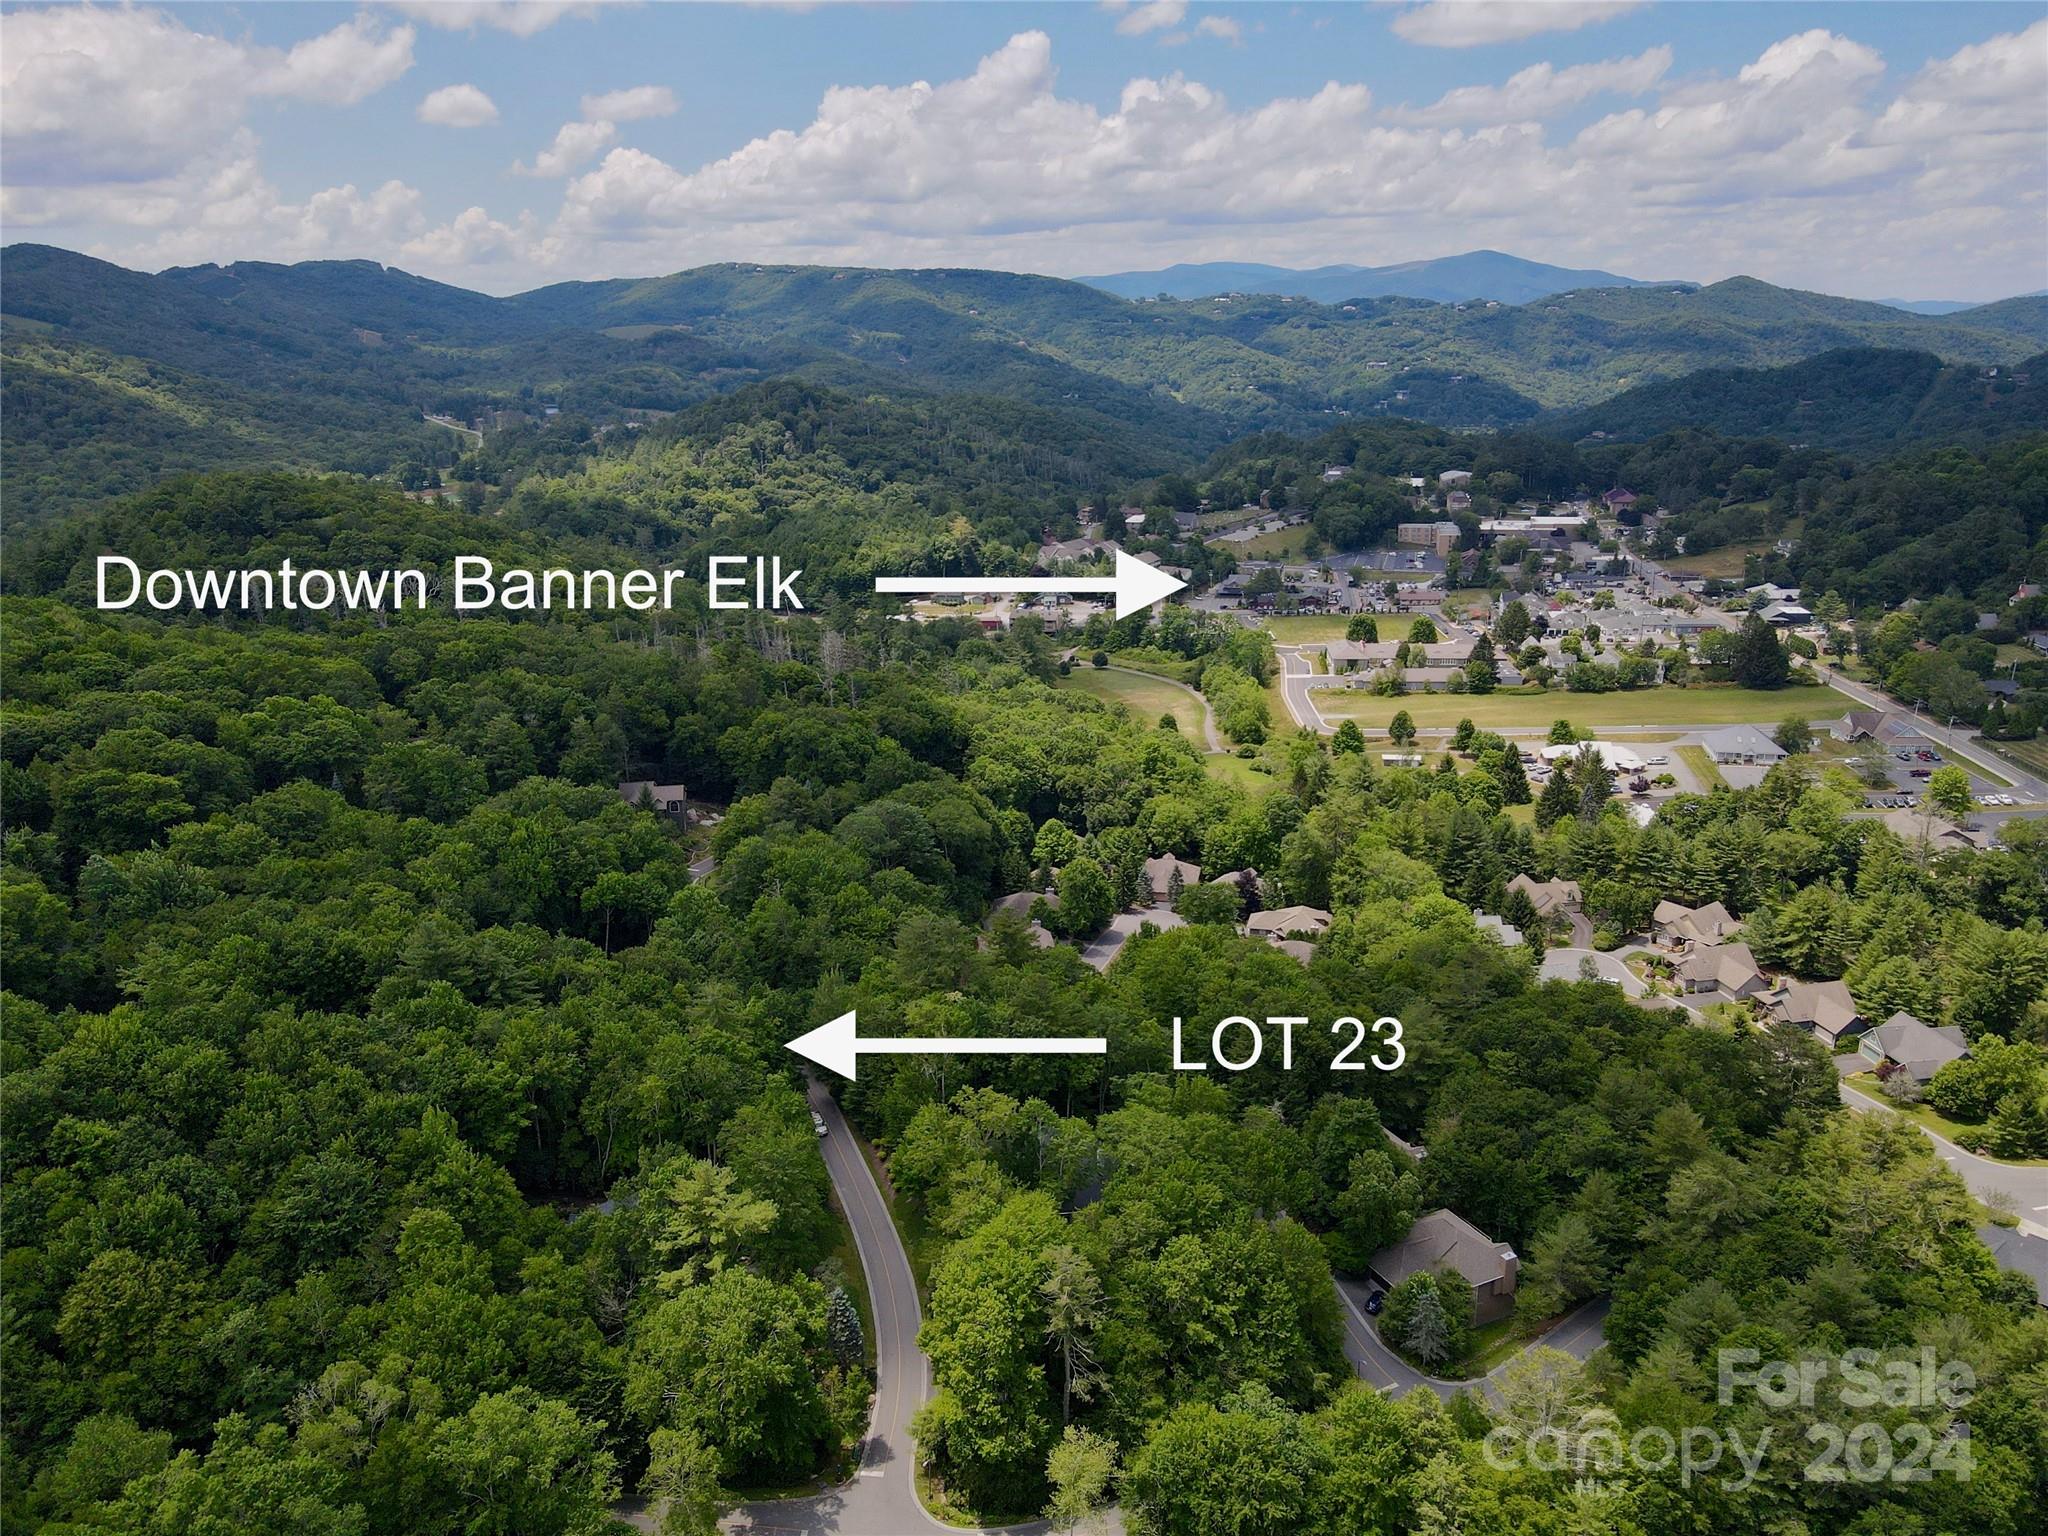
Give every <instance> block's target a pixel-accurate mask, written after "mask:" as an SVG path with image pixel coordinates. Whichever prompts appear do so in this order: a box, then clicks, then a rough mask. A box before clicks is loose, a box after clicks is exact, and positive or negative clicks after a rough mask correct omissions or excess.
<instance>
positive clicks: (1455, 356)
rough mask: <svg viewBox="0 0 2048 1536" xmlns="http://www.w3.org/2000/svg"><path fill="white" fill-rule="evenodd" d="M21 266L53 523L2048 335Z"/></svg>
mask: <svg viewBox="0 0 2048 1536" xmlns="http://www.w3.org/2000/svg"><path fill="white" fill-rule="evenodd" d="M5 265H6V300H5V304H6V314H5V320H4V327H0V329H4V357H5V360H6V364H7V366H6V380H5V386H6V398H5V401H4V407H5V408H4V419H0V434H4V435H0V446H4V448H5V451H6V454H7V458H8V479H9V486H8V489H9V492H10V499H11V501H12V502H13V506H14V514H15V516H16V518H17V519H18V520H25V521H34V520H35V519H37V518H38V517H40V516H42V515H44V514H46V513H48V512H50V511H53V510H58V509H61V508H64V507H70V506H78V505H83V504H86V503H88V502H89V501H91V500H92V499H93V498H94V497H96V496H99V495H101V494H104V493H107V492H119V491H125V490H133V489H139V488H140V487H142V486H144V485H146V484H148V483H149V482H150V481H151V480H152V479H154V478H156V477H158V476H160V475H162V474H164V473H167V472H170V471H174V470H177V469H181V468H206V467H221V466H231V467H260V466H283V467H299V468H323V469H324V468H339V469H346V470H351V471H356V472H373V473H374V472H385V471H389V470H392V469H394V468H396V467H398V466H400V465H403V464H406V463H409V462H418V463H425V464H429V465H432V464H436V463H441V464H446V463H447V462H449V461H451V460H452V458H453V456H454V454H455V451H456V449H457V447H458V446H459V445H458V444H457V442H456V440H455V438H454V437H453V435H452V434H449V433H447V432H445V431H444V430H442V429H439V428H432V427H427V426H425V425H424V424H423V423H422V422H421V420H420V413H421V412H422V411H423V410H424V411H433V412H436V413H448V414H452V415H454V416H455V417H457V418H459V419H463V420H467V419H468V418H470V417H471V416H473V415H475V414H476V413H478V412H479V411H482V410H485V409H488V408H492V407H500V408H504V407H510V408H514V409H517V410H521V411H524V412H526V413H528V414H536V415H537V414H538V413H539V412H541V411H542V410H543V409H544V407H547V406H553V407H556V408H558V409H559V411H560V413H561V418H562V419H563V420H564V422H565V423H571V424H573V423H583V424H586V425H588V426H604V425H616V424H618V423H620V422H622V421H624V420H625V419H627V418H629V417H636V416H637V417H640V418H643V419H644V418H647V417H648V416H649V415H650V413H660V412H666V411H673V410H677V409H680V408H683V407H686V406H688V405H690V404H693V403H695V402H697V401H701V400H703V399H706V398H708V397H710V396H712V395H715V394H719V393H722V392H725V391H728V390H730V389H733V388H736V387H740V386H744V385H746V384H748V383H754V382H760V381H762V380H765V379H768V378H771V377H786V376H797V377H800V378H803V379H806V380H808V381H811V382H813V383H822V384H829V385H834V386H838V387H842V388H845V389H848V390H852V391H855V392H858V393H862V394H871V393H882V394H888V395H891V396H894V397H898V398H902V399H906V400H907V399H910V398H913V397H930V396H938V395H952V394H965V395H970V396H974V397H977V398H980V399H984V400H988V401H1003V402H1017V403H1020V404H1022V405H1025V406H1028V407H1030V408H1031V410H1032V411H1033V412H1035V413H1037V419H1038V421H1039V422H1040V423H1041V424H1042V429H1043V430H1044V431H1046V432H1052V433H1058V432H1065V433H1067V434H1069V435H1071V436H1074V437H1075V438H1077V439H1079V440H1082V441H1084V442H1085V441H1090V440H1092V441H1096V442H1100V443H1103V444H1109V445H1113V446H1114V450H1115V452H1114V457H1115V458H1116V460H1117V461H1118V463H1119V464H1121V465H1122V467H1123V468H1124V469H1125V471H1126V472H1129V473H1137V474H1146V473H1160V472H1163V471H1165V470H1166V469H1169V468H1172V467H1176V465H1177V464H1180V463H1185V462H1186V461H1188V460H1190V459H1193V458H1198V457H1199V456H1200V455H1201V454H1203V453H1206V452H1208V451H1210V450H1212V449H1214V448H1216V447H1218V446H1220V445H1221V444H1223V443H1224V442H1226V441H1228V440H1229V439H1230V438H1232V437H1234V436H1237V435H1240V434H1242V433H1244V432H1248V431H1253V430H1260V429H1266V428H1274V427H1278V428H1284V429H1289V430H1297V431H1298V430H1304V429H1307V428H1310V427H1313V426H1317V425H1320V424H1322V423H1324V422H1326V421H1328V420H1329V419H1330V417H1331V416H1332V415H1333V414H1336V413H1348V414H1354V415H1362V414H1375V415H1391V416H1404V417H1412V418H1419V419H1425V420H1430V421H1434V422H1437V423H1440V424H1443V425H1447V426H1458V427H1497V426H1501V425H1506V424H1512V423H1515V422H1519V421H1525V420H1528V419H1530V418H1532V417H1534V416H1536V415H1537V414H1538V413H1539V412H1540V411H1542V410H1543V409H1545V408H1564V407H1574V406H1581V405H1585V404H1588V403H1590V402H1592V401H1595V400H1598V399H1600V398H1602V397H1603V396H1606V395H1609V394H1612V393H1613V392H1615V391H1617V390H1620V389H1623V388H1626V387H1628V386H1631V385H1635V384H1640V383H1643V382H1644V381H1646V380H1655V379H1666V378H1673V377H1676V376H1678V375H1681V374H1685V373H1688V372H1691V371H1693V370H1696V369H1700V368H1705V367H1712V366H1717V365H1718V366H1729V365H1736V366H1758V365H1775V364H1784V363H1790V362H1794V361H1798V360H1801V359H1804V358H1807V357H1810V356H1812V355H1814V354H1816V353H1820V352H1823V351H1826V350H1828V349H1830V348H1836V347H1843V346H1864V347H1869V346H1886V347H1912V348H1917V349H1921V350H1926V351H1931V352H1933V353H1935V354H1937V355H1939V356H1940V357H1942V358H1944V359H1947V360H1949V361H1953V362H1970V363H1981V364H1986V365H1992V364H1997V365H2010V364H2012V363H2014V362H2017V361H2019V360H2020V359H2022V358H2025V357H2027V356H2030V355H2032V354H2033V353H2035V352H2038V351H2039V349H2040V345H2041V342H2042V341H2043V339H2048V338H2044V327H2048V300H2041V299H2035V300H2012V301H2007V302H2006V303H2004V304H2000V305H1989V306H1984V307H1982V308H1980V309H1978V310H1974V311H1970V312H1968V313H1966V314H1964V315H1960V316H1955V317H1947V318H1932V317H1924V316H1915V315H1907V314H1904V313H1902V312H1900V311H1898V310H1895V309H1888V308H1886V307H1884V306H1882V305H1875V304H1861V303H1855V302H1852V301H1848V300H1839V299H1829V298H1825V297H1822V296H1819V295H1814V294H1804V293H1797V292H1792V291H1789V290H1784V289H1778V288H1772V287H1770V286H1769V285H1767V284H1763V283H1758V282H1755V281H1753V280H1750V279H1735V280H1732V281H1729V282H1725V283H1717V284H1714V285H1712V286H1711V287H1707V288H1702V289H1697V290H1685V289H1666V288H1637V289H1584V290H1581V291H1578V292H1575V293H1572V294H1569V295H1558V296H1553V297H1550V298H1546V299H1543V300H1541V301H1539V302H1537V303H1532V304H1527V305H1523V306H1520V307H1517V306H1514V305H1503V304H1465V305H1460V304H1435V303H1429V302H1426V301H1423V300H1419V299H1407V298H1384V299H1369V300H1364V301H1361V302H1360V303H1358V304H1355V305H1350V304H1347V305H1342V306H1338V307H1330V306H1325V305H1320V304H1313V303H1308V302H1297V301H1292V300H1288V299H1283V298H1275V297H1270V296H1268V297H1250V298H1238V299H1232V300H1229V301H1228V302H1222V303H1218V302H1215V301H1212V300H1207V299H1205V300H1201V301H1197V302H1169V303H1132V302H1129V301H1126V300H1123V299H1119V298H1116V297H1114V296H1112V295H1109V294H1106V293H1103V292H1101V291H1099V290H1096V289H1093V288H1089V287H1087V286H1085V285H1083V284H1078V283H1070V282H1062V281H1058V280H1055V279H1050V278H1037V277H1022V276H1017V275H1014V274H1008V273H997V272H976V271H958V270H931V271H901V272H892V271H877V270H866V269H851V268H817V267H755V266H745V265H725V266H718V267H706V268H699V269H696V270H694V271H690V272H683V273H677V274H674V275H673V276H669V277H662V278H652V279H646V280H641V281H631V280H618V281H612V282H598V283H568V284H558V285H555V286H553V287H548V288H543V289H538V290H535V291H534V292H531V293H527V294H521V295H518V296H515V297H513V298H509V299H493V298H488V297H485V296H482V295H478V294H473V293H468V292H465V291H463V290H460V289H455V288H450V287H448V286H446V285H443V284H437V283H431V282H426V281H424V280H422V279H418V278H414V277H411V276H408V275H406V274H404V273H402V272H398V271H395V270H391V269H385V268H379V267H377V266H375V265H374V264H371V263H364V262H319V263H309V264H305V265H302V266H297V267H279V266H272V265H267V264H263V263H238V264H236V265H234V266H230V267H197V268H180V269H173V270H171V271H168V272H164V273H161V274H158V275H156V276H146V275H143V274H138V273H133V272H127V271H123V270H121V269H119V268H116V267H112V266H109V265H108V264H106V263H104V262H97V261H93V260H91V259H90V258H86V257H82V256H76V255H73V254H71V253H69V252H64V251H58V250H54V249H52V248H49V247H40V246H31V245H17V246H12V247H9V248H8V250H7V251H6V253H5Z"/></svg>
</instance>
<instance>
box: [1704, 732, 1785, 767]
mask: <svg viewBox="0 0 2048 1536" xmlns="http://www.w3.org/2000/svg"><path fill="white" fill-rule="evenodd" d="M1700 745H1701V746H1703V747H1705V748H1706V749H1707V756H1709V757H1711V758H1712V759H1713V760H1714V761H1715V762H1717V763H1745V764H1751V763H1753V764H1760V765H1762V766H1765V767H1768V766H1769V765H1770V764H1772V763H1780V762H1783V761H1784V760H1785V749H1784V748H1783V747H1781V746H1779V745H1778V744H1777V743H1776V742H1775V741H1773V740H1771V738H1770V737H1769V736H1767V735H1765V734H1764V733H1763V732H1762V731H1760V730H1758V729H1757V728H1756V727H1755V726H1753V725H1724V726H1721V727H1719V728H1718V729H1716V730H1711V731H1702V732H1700Z"/></svg>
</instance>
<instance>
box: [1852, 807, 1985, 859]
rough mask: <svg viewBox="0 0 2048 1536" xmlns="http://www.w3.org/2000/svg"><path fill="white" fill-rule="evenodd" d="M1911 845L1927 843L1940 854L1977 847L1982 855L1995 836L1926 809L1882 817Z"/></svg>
mask: <svg viewBox="0 0 2048 1536" xmlns="http://www.w3.org/2000/svg"><path fill="white" fill-rule="evenodd" d="M1878 819H1879V820H1880V821H1882V822H1883V823H1884V824H1885V825H1886V826H1887V827H1889V828H1891V829H1892V831H1894V832H1896V833H1897V834H1898V835H1899V837H1900V838H1901V839H1902V840H1903V841H1905V842H1907V843H1910V844H1914V845H1918V844H1920V843H1925V844H1927V846H1928V847H1929V848H1930V849H1931V850H1933V851H1934V852H1936V853H1943V852H1946V851H1948V850H1949V849H1951V848H1973V849H1976V850H1977V851H1978V852H1982V851H1983V850H1984V849H1986V848H1989V847H1990V846H1991V842H1992V838H1991V834H1990V833H1989V832H1987V831H1985V830H1984V829H1983V828H1982V827H1959V826H1957V825H1956V824H1955V823H1954V822H1952V821H1948V820H1945V819H1944V818H1942V817H1941V816H1939V815H1937V814H1935V813H1933V812H1930V811H1925V810H1920V811H1915V810H1896V811H1886V812H1885V813H1884V815H1883V816H1881V817H1879V818H1878Z"/></svg>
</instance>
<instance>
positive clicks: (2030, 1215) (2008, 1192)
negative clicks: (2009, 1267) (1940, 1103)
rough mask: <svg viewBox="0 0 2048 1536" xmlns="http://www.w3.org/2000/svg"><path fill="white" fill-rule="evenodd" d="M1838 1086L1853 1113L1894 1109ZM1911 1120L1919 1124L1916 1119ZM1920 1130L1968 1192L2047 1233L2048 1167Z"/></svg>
mask: <svg viewBox="0 0 2048 1536" xmlns="http://www.w3.org/2000/svg"><path fill="white" fill-rule="evenodd" d="M1839 1086H1840V1088H1841V1094H1842V1102H1843V1103H1844V1104H1846V1105H1848V1106H1849V1108H1850V1109H1851V1110H1852V1111H1853V1112H1855V1113H1856V1114H1859V1115H1889V1114H1893V1113H1896V1111H1894V1110H1893V1109H1892V1108H1891V1107H1890V1106H1889V1105H1886V1104H1883V1103H1880V1102H1879V1101H1878V1100H1876V1099H1873V1098H1871V1097H1870V1096H1869V1095H1868V1094H1866V1093H1863V1092H1861V1091H1860V1090H1858V1089H1855V1088H1851V1087H1850V1086H1849V1085H1848V1084H1847V1083H1842V1084H1840V1085H1839ZM1913 1123H1914V1124H1915V1125H1919V1124H1920V1122H1919V1121H1917V1120H1916V1121H1914V1122H1913ZM1920 1130H1921V1133H1922V1134H1923V1135H1925V1136H1926V1137H1927V1139H1928V1140H1929V1141H1931V1142H1933V1143H1934V1152H1935V1155H1936V1156H1937V1157H1939V1158H1940V1159H1941V1160H1942V1161H1943V1162H1944V1163H1947V1164H1948V1165H1949V1167H1951V1168H1953V1169H1954V1170H1955V1171H1956V1174H1957V1176H1958V1177H1959V1178H1961V1179H1962V1181H1963V1184H1964V1186H1965V1187H1966V1188H1967V1189H1968V1190H1969V1191H1970V1193H1971V1194H1973V1195H1975V1196H1976V1197H1977V1198H1978V1199H1979V1200H1987V1201H1990V1202H1992V1203H1993V1204H1996V1205H2003V1206H2006V1207H2008V1208H2009V1209H2010V1210H2011V1211H2012V1213H2013V1214H2014V1215H2015V1216H2017V1217H2019V1219H2020V1226H2021V1227H2022V1228H2024V1229H2025V1230H2026V1231H2028V1232H2030V1233H2032V1234H2033V1235H2034V1236H2035V1237H2048V1168H2038V1167H2036V1168H2023V1167H2016V1166H2015V1165H2013V1164H2011V1163H2001V1162H1996V1161H1994V1160H1993V1159H1991V1158H1988V1157H1979V1156H1978V1155H1977V1154H1976V1153H1974V1152H1966V1151H1964V1150H1963V1149H1962V1148H1961V1147H1959V1146H1957V1145H1956V1144H1955V1143H1954V1142H1952V1141H1950V1140H1949V1139H1948V1138H1947V1137H1945V1136H1937V1135H1936V1134H1935V1133H1934V1132H1933V1131H1931V1130H1929V1129H1928V1128H1927V1127H1926V1126H1924V1125H1921V1126H1920Z"/></svg>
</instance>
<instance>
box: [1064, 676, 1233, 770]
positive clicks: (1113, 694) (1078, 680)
mask: <svg viewBox="0 0 2048 1536" xmlns="http://www.w3.org/2000/svg"><path fill="white" fill-rule="evenodd" d="M1059 686H1060V687H1062V688H1071V689H1074V690H1076V691H1078V692H1080V693H1090V694H1093V695H1094V696H1095V697H1096V698H1098V699H1107V700H1108V701H1109V702H1110V703H1112V704H1122V705H1125V706H1127V707H1128V708H1129V709H1130V711H1131V715H1132V718H1134V719H1135V720H1137V721H1138V723H1139V724H1141V725H1157V724H1158V723H1159V717H1160V716H1161V715H1172V716H1173V718H1174V719H1175V721H1177V722H1178V723H1179V725H1180V732H1181V734H1182V735H1183V736H1185V737H1187V739H1188V740H1189V741H1191V742H1193V743H1194V744H1195V746H1196V748H1197V749H1198V750H1199V749H1202V748H1205V747H1206V746H1207V745H1208V737H1207V736H1206V735H1205V734H1204V732H1203V728H1202V715H1203V713H1204V710H1203V706H1202V705H1201V704H1200V703H1198V702H1197V701H1196V700H1194V699H1192V698H1190V697H1189V696H1188V693H1187V690H1186V689H1184V688H1176V687H1174V685H1173V684H1172V683H1169V682H1166V681H1165V680H1163V679H1160V678H1152V677H1133V676H1132V675H1131V674H1130V673H1128V672H1111V671H1108V670H1106V669H1102V670H1098V669H1097V668H1095V667H1090V666H1085V665H1083V666H1077V667H1075V668H1074V670H1073V671H1072V672H1070V673H1069V674H1067V676H1065V677H1063V678H1061V679H1060V681H1059Z"/></svg>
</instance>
